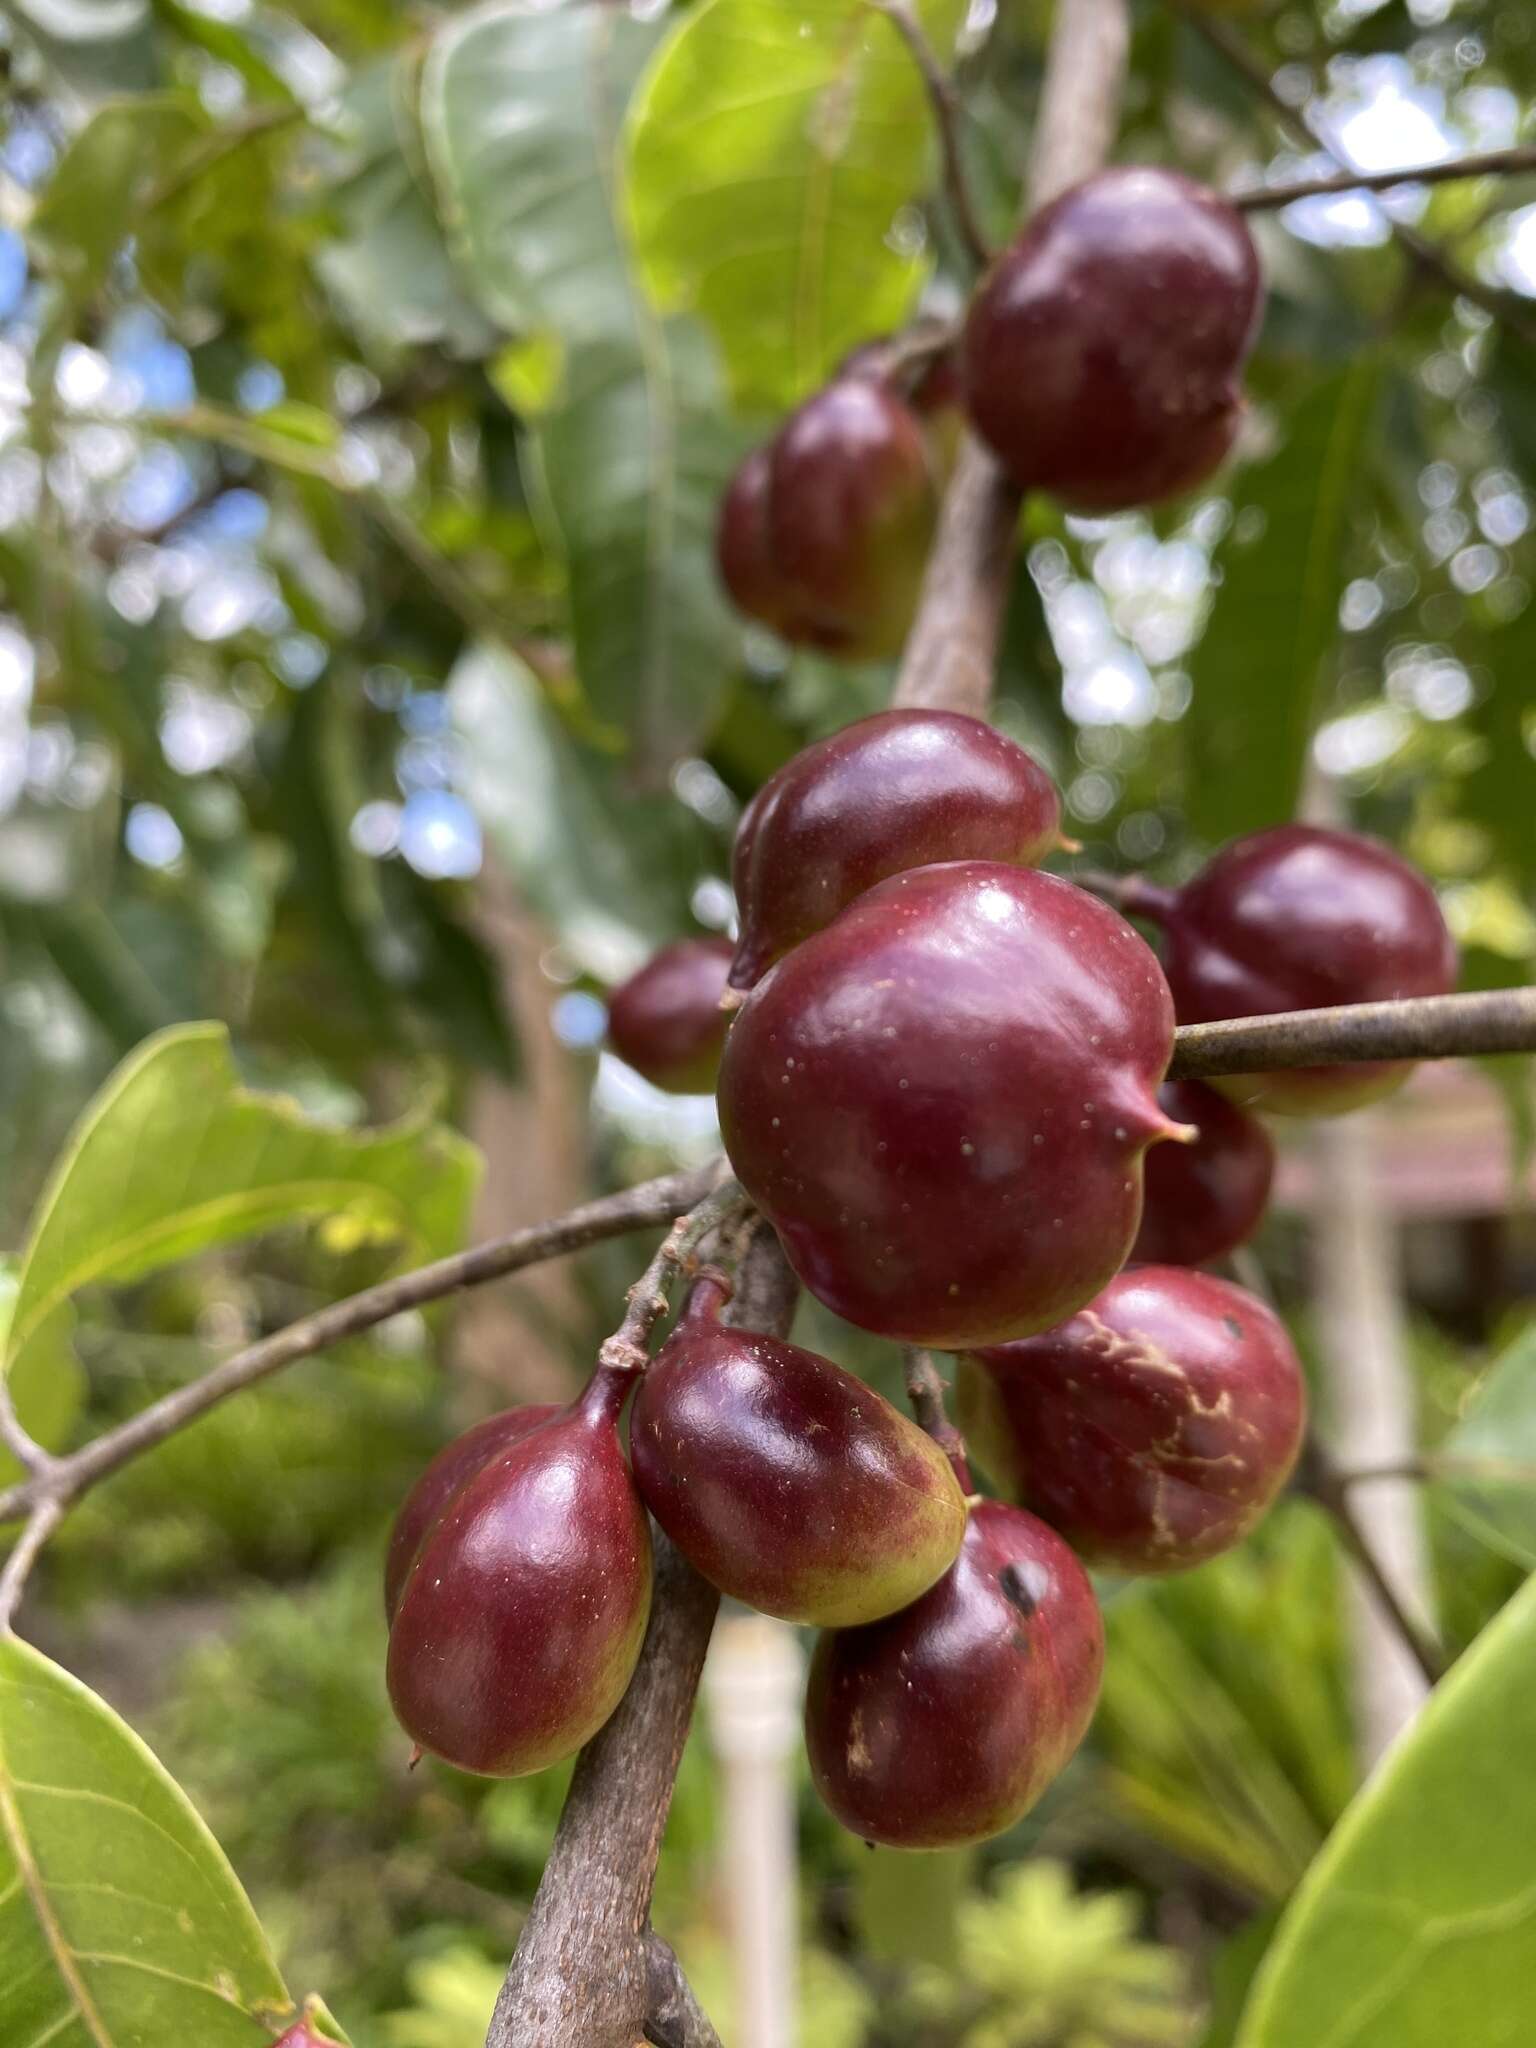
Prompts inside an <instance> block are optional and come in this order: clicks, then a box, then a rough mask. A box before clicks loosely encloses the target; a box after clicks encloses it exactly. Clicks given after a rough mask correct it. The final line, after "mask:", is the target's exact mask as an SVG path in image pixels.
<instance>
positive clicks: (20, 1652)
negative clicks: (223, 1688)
mask: <svg viewBox="0 0 1536 2048" xmlns="http://www.w3.org/2000/svg"><path fill="white" fill-rule="evenodd" d="M0 1955H3V1956H4V1958H5V1965H6V1967H5V1970H4V1973H3V1976H0V2039H3V2040H4V2041H5V2042H6V2043H7V2044H14V2048H42V2044H43V2043H45V2042H46V2043H47V2044H48V2048H141V2044H144V2043H148V2042H151V2041H172V2040H175V2041H184V2042H187V2043H191V2042H196V2043H197V2048H266V2044H267V2043H269V2042H270V2041H271V2039H272V2036H273V2033H274V2032H275V2031H276V2029H277V2028H278V2026H280V2025H281V2024H283V2022H284V2021H285V2019H287V2018H289V2017H291V2016H292V2010H293V2009H292V2004H291V2002H290V2000H289V1998H288V1994H287V1992H286V1991H285V1990H284V1988H283V1981H282V1978H281V1977H280V1976H279V1975H278V1970H277V1965H276V1963H275V1962H274V1961H273V1958H272V1954H271V1951H270V1950H269V1949H268V1947H267V1944H266V1940H265V1937H264V1936H263V1934H262V1932H261V1929H260V1927H259V1926H258V1925H257V1921H256V1916H255V1914H254V1912H253V1911H252V1910H251V1904H250V1901H249V1900H248V1899H247V1898H246V1896H245V1893H244V1892H243V1891H242V1890H241V1889H240V1884H239V1881H238V1880H237V1878H236V1877H235V1874H234V1872H233V1871H232V1870H231V1869H230V1867H229V1865H228V1863H227V1862H226V1861H225V1859H224V1855H223V1852H222V1851H221V1850H220V1848H219V1846H218V1844H217V1842H215V1841H214V1839H213V1837H212V1835H210V1834H209V1832H208V1830H207V1828H206V1827H204V1825H203V1823H202V1821H201V1820H200V1819H199V1818H198V1816H197V1813H196V1812H195V1811H194V1809H193V1807H192V1805H191V1802H190V1801H189V1800H188V1799H187V1797H186V1795H185V1793H183V1792H182V1791H181V1790H180V1788H179V1787H178V1786H177V1785H176V1784H175V1783H174V1782H173V1780H172V1779H171V1778H170V1777H168V1776H167V1774H166V1772H165V1771H164V1770H163V1769H162V1768H161V1766H160V1764H159V1763H158V1762H157V1761H156V1759H155V1758H154V1757H153V1756H152V1755H151V1754H150V1752H149V1750H148V1749H146V1748H145V1746H144V1744H143V1743H142V1742H140V1740H139V1738H138V1737H137V1736H136V1735H135V1734H134V1733H133V1731H132V1730H131V1729H130V1728H129V1727H127V1726H126V1725H125V1723H123V1722H122V1721H120V1720H119V1719H118V1717H117V1715H116V1714H114V1713H113V1712H112V1710H111V1708H110V1707H108V1706H107V1705H106V1704H105V1703H104V1702H103V1701H101V1700H99V1699H97V1697H96V1695H95V1694H94V1693H92V1692H90V1691H88V1690H87V1689H86V1687H85V1686H83V1685H81V1684H80V1682H79V1680H78V1679H75V1678H72V1677H71V1676H70V1675H69V1673H68V1672H67V1671H61V1670H60V1669H59V1667H58V1666H57V1665H56V1664H52V1663H50V1662H49V1660H48V1659H47V1658H46V1657H44V1656H42V1655H41V1654H40V1653H39V1652H38V1651H36V1650H34V1649H32V1648H31V1646H30V1645H29V1644H27V1643H23V1642H20V1641H18V1640H17V1639H16V1638H15V1637H13V1636H8V1637H5V1638H3V1639H0Z"/></svg>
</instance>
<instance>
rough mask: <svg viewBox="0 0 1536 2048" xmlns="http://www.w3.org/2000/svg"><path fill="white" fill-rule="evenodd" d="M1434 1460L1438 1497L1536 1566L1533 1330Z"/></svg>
mask: <svg viewBox="0 0 1536 2048" xmlns="http://www.w3.org/2000/svg"><path fill="white" fill-rule="evenodd" d="M1436 1463H1437V1467H1438V1469H1439V1471H1440V1474H1441V1476H1440V1480H1439V1491H1440V1494H1441V1497H1442V1499H1444V1500H1445V1502H1446V1503H1447V1505H1448V1506H1449V1507H1450V1508H1451V1510H1452V1512H1453V1513H1454V1514H1455V1515H1456V1516H1457V1517H1458V1519H1459V1520H1461V1521H1462V1522H1464V1523H1465V1524H1466V1525H1467V1527H1468V1528H1470V1529H1472V1530H1473V1531H1474V1532H1475V1533H1476V1534H1477V1535H1479V1536H1481V1537H1482V1538H1483V1539H1484V1541H1485V1542H1488V1543H1491V1544H1493V1546H1494V1547H1495V1548H1496V1549H1498V1550H1502V1551H1503V1552H1504V1553H1505V1555H1506V1556H1508V1557H1511V1558H1513V1559H1514V1561H1515V1562H1516V1564H1521V1565H1524V1566H1525V1567H1526V1569H1527V1570H1529V1571H1536V1329H1529V1330H1526V1331H1525V1332H1524V1333H1523V1334H1522V1335H1521V1336H1520V1337H1517V1338H1516V1340H1515V1342H1514V1343H1513V1344H1512V1345H1511V1346H1510V1347H1509V1349H1508V1350H1507V1351H1506V1352H1505V1353H1504V1354H1503V1356H1502V1357H1501V1358H1499V1359H1498V1360H1497V1361H1496V1362H1495V1364H1494V1365H1493V1366H1492V1367H1491V1368H1490V1369H1489V1372H1488V1374H1487V1377H1486V1378H1485V1379H1484V1381H1483V1383H1482V1385H1481V1387H1480V1388H1479V1389H1478V1393H1477V1398H1476V1400H1475V1401H1474V1402H1473V1404H1472V1406H1471V1408H1470V1409H1469V1410H1468V1412H1467V1413H1466V1414H1465V1415H1464V1416H1463V1417H1462V1419H1461V1420H1460V1421H1459V1422H1458V1423H1457V1425H1456V1427H1455V1428H1454V1429H1453V1430H1452V1431H1451V1433H1450V1435H1449V1436H1448V1437H1447V1438H1446V1439H1445V1441H1444V1442H1443V1443H1442V1444H1441V1445H1440V1447H1439V1450H1438V1451H1437V1453H1436Z"/></svg>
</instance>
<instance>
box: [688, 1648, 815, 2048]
mask: <svg viewBox="0 0 1536 2048" xmlns="http://www.w3.org/2000/svg"><path fill="white" fill-rule="evenodd" d="M803 1679H804V1672H803V1668H802V1660H801V1656H800V1646H799V1644H798V1642H797V1641H796V1639H795V1632H794V1630H793V1629H792V1628H789V1627H788V1626H787V1625H786V1624H785V1623H784V1622H782V1621H770V1620H769V1619H768V1618H767V1616H766V1615H760V1614H751V1615H728V1616H725V1617H723V1618H722V1619H721V1621H720V1622H719V1624H718V1625H717V1627H716V1629H715V1639H714V1642H713V1644H712V1646H711V1648H710V1652H709V1661H708V1663H707V1664H706V1665H705V1667H704V1697H705V1701H706V1704H707V1707H708V1712H709V1732H710V1739H711V1743H712V1746H713V1748H714V1752H715V1755H716V1757H717V1758H718V1759H719V1762H720V1766H721V1778H722V1780H723V1790H724V1809H725V1813H724V1830H723V1834H724V1840H723V1851H724V1854H723V1865H724V1878H725V1890H726V1905H727V1914H728V1919H729V1925H730V1942H731V1956H732V1961H733V1963H734V1966H735V1983H736V2025H735V2028H734V2030H733V2031H732V2033H731V2034H730V2035H729V2037H728V2038H729V2039H730V2040H731V2042H732V2044H733V2048H794V2043H795V2032H796V2028H795V2010H796V2002H797V2000H796V1976H797V1949H798V1945H799V1929H798V1927H797V1926H796V1913H797V1907H798V1902H799V1888H798V1886H797V1884H796V1880H795V1862H796V1845H795V1781H794V1772H793V1769H792V1767H791V1758H792V1757H793V1755H794V1751H795V1745H796V1743H797V1742H798V1741H799V1739H800V1697H801V1690H802V1685H803Z"/></svg>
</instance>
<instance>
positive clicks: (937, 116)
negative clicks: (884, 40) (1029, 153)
mask: <svg viewBox="0 0 1536 2048" xmlns="http://www.w3.org/2000/svg"><path fill="white" fill-rule="evenodd" d="M869 4H870V6H871V7H873V8H874V9H875V11H876V13H878V14H883V15H884V16H885V18H886V20H887V21H888V22H889V23H890V24H891V26H892V27H893V28H894V29H895V31H896V33H897V34H898V35H899V36H900V37H901V39H902V41H903V42H904V43H905V44H906V46H907V48H908V50H910V51H911V53H912V61H913V63H914V64H916V66H917V68H918V70H919V71H920V72H921V73H922V75H923V85H924V87H925V89H926V91H927V94H928V102H929V105H930V106H931V107H932V109H933V123H934V126H935V128H937V130H938V133H939V148H940V149H941V151H942V152H943V156H944V191H945V196H946V197H947V199H948V201H949V210H950V212H951V213H952V214H953V215H954V217H955V228H956V230H957V232H958V233H959V236H960V240H961V241H962V242H963V243H964V245H965V250H966V254H967V255H968V256H969V257H970V259H971V261H972V262H973V263H974V264H975V265H976V267H977V269H978V270H985V269H986V267H987V265H988V264H989V263H990V262H991V261H992V251H991V249H990V247H989V246H988V243H987V238H986V235H985V234H984V233H983V231H982V226H981V221H980V219H979V218H978V216H977V212H976V206H975V202H974V200H973V199H972V198H971V188H970V185H969V183H968V182H967V179H966V175H965V159H964V157H963V155H962V153H961V149H960V126H961V122H962V121H963V119H964V117H965V110H964V108H963V107H962V106H961V104H960V95H959V93H958V92H956V90H955V81H954V80H953V79H952V78H951V77H950V75H949V73H948V72H947V71H946V70H945V69H944V66H943V65H942V64H941V63H940V62H939V55H938V52H937V51H936V50H935V49H934V47H933V45H932V43H930V42H929V40H928V36H927V33H926V31H925V30H924V28H923V24H922V23H921V22H920V21H919V20H918V18H917V16H916V15H915V14H914V13H913V12H912V9H911V8H910V7H909V6H908V5H907V0H869Z"/></svg>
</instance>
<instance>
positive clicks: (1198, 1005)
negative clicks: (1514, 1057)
mask: <svg viewBox="0 0 1536 2048" xmlns="http://www.w3.org/2000/svg"><path fill="white" fill-rule="evenodd" d="M1132 908H1133V909H1134V910H1135V911H1136V912H1137V913H1138V914H1143V913H1144V914H1145V915H1146V916H1148V917H1150V918H1153V919H1155V920H1156V921H1157V922H1158V923H1160V924H1161V925H1162V927H1163V932H1164V944H1163V959H1164V966H1165V968H1166V970H1167V974H1168V983H1169V986H1170V987H1171V988H1172V990H1173V997H1174V1002H1175V1004H1176V1006H1177V1009H1178V1013H1179V1022H1180V1023H1181V1024H1204V1023H1209V1022H1211V1021H1213V1020H1215V1019H1217V1018H1221V1017H1257V1016H1268V1015H1271V1014H1273V1013H1274V1012H1276V1011H1280V1010H1313V1009H1329V1008H1332V1007H1333V1006H1334V1005H1335V1004H1337V1003H1369V1002H1378V1001H1385V1000H1387V999H1389V998H1392V997H1398V996H1438V995H1444V994H1445V993H1446V992H1447V991H1448V990H1449V989H1450V988H1452V987H1453V986H1454V985H1455V981H1456V947H1455V944H1454V942H1453V941H1452V938H1451V935H1450V933H1449V931H1447V929H1446V924H1445V919H1444V918H1443V917H1442V916H1441V914H1440V906H1439V904H1438V903H1437V902H1436V900H1435V893H1434V891H1433V889H1431V888H1430V886H1429V884H1428V882H1426V881H1425V879H1424V877H1423V876H1422V875H1421V874H1419V873H1418V872H1417V871H1416V870H1415V869H1413V868H1411V867H1410V866H1409V865H1408V863H1407V862H1406V861H1405V860H1402V859H1401V858H1400V857H1399V856H1398V855H1397V854H1395V853H1394V852H1393V851H1392V849H1391V848H1390V847H1389V846H1383V845H1382V844H1381V843H1380V841H1379V840H1375V839H1366V838H1363V837H1362V836H1361V835H1360V834H1359V833H1358V832H1336V831H1329V830H1325V829H1323V828H1322V827H1320V826H1316V825H1277V826H1274V827H1273V828H1272V829H1271V830H1269V831H1267V832H1254V833H1251V834H1249V836H1248V837H1247V838H1245V839H1235V840H1234V841H1233V842H1232V844H1231V845H1230V846H1226V847H1223V848H1222V850H1221V852H1220V853H1218V854H1217V855H1216V856H1215V858H1214V859H1213V860H1211V861H1210V862H1209V863H1208V864H1207V865H1206V866H1205V867H1204V868H1202V869H1201V871H1200V873H1199V874H1198V875H1196V876H1195V878H1194V880H1193V881H1192V882H1189V883H1187V884H1186V885H1185V886H1184V888H1182V889H1180V890H1178V891H1177V892H1169V891H1164V890H1157V889H1152V888H1150V887H1147V886H1146V885H1141V886H1140V888H1139V890H1138V893H1137V894H1136V895H1135V896H1134V897H1133V898H1132ZM1411 1071H1412V1069H1411V1067H1410V1066H1409V1065H1407V1064H1405V1063H1404V1062H1402V1061H1396V1062H1386V1061H1375V1062H1372V1063H1369V1064H1362V1065H1355V1066H1349V1065H1339V1066H1331V1067H1293V1068H1288V1069H1286V1070H1284V1071H1283V1072H1279V1073H1272V1074H1246V1075H1242V1076H1238V1077H1234V1078H1223V1079H1222V1080H1221V1081H1220V1082H1218V1083H1217V1086H1218V1087H1220V1089H1221V1091H1222V1093H1223V1094H1225V1095H1230V1096H1231V1097H1232V1098H1233V1100H1234V1101H1237V1102H1244V1103H1248V1104H1249V1105H1251V1106H1252V1107H1254V1108H1258V1109H1267V1110H1273V1111H1277V1112H1281V1113H1284V1114H1287V1115H1292V1116H1318V1115H1323V1116H1335V1115H1339V1114H1341V1113H1342V1112H1343V1111H1345V1110H1350V1109H1358V1108H1359V1107H1360V1105H1361V1104H1362V1103H1366V1102H1374V1101H1377V1100H1378V1099H1379V1098H1380V1097H1381V1096H1383V1095H1389V1094H1391V1092H1392V1090H1393V1089H1394V1088H1396V1087H1398V1086H1399V1085H1400V1084H1401V1083H1402V1082H1403V1081H1404V1080H1406V1078H1407V1076H1408V1074H1409V1073H1410V1072H1411Z"/></svg>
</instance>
